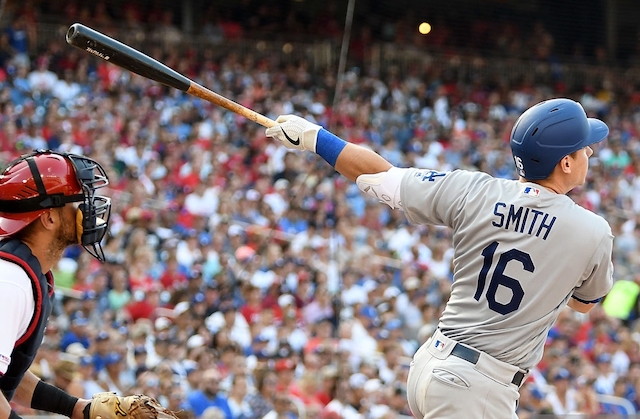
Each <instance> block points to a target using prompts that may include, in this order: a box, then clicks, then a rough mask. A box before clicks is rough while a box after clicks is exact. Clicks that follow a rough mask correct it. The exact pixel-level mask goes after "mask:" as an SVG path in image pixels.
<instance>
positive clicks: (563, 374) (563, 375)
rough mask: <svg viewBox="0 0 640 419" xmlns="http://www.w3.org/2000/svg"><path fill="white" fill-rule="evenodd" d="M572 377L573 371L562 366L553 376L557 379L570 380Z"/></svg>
mask: <svg viewBox="0 0 640 419" xmlns="http://www.w3.org/2000/svg"><path fill="white" fill-rule="evenodd" d="M570 378H571V373H570V372H569V370H567V369H566V368H560V369H559V370H558V371H557V372H556V373H555V375H554V376H553V379H554V380H555V381H557V380H568V379H570Z"/></svg>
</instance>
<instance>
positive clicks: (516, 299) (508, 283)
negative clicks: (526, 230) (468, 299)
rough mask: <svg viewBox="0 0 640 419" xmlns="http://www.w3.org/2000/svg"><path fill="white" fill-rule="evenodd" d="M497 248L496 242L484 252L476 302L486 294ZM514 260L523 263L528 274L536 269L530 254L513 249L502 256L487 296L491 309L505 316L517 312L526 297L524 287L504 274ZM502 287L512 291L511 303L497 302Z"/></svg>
mask: <svg viewBox="0 0 640 419" xmlns="http://www.w3.org/2000/svg"><path fill="white" fill-rule="evenodd" d="M497 247H498V242H497V241H494V242H493V243H491V244H490V245H488V246H487V247H485V248H484V249H483V250H482V256H483V257H484V263H483V264H482V269H481V270H480V275H479V276H478V288H477V289H476V293H475V295H474V296H473V298H475V300H476V301H480V297H481V296H482V293H483V292H484V287H485V285H486V282H487V275H488V274H489V270H490V269H491V264H492V262H493V255H494V254H495V252H496V249H497ZM512 260H517V261H519V262H520V263H522V267H523V268H524V270H525V271H527V272H533V270H534V268H535V267H534V266H533V262H532V261H531V257H530V256H529V254H528V253H525V252H523V251H521V250H518V249H511V250H508V251H506V252H504V253H503V254H501V255H500V258H499V259H498V263H497V264H496V267H495V269H494V271H493V275H491V280H490V281H489V287H488V288H487V294H486V296H487V303H488V304H489V308H490V309H491V310H493V311H495V312H496V313H500V314H503V315H505V314H509V313H512V312H514V311H516V310H517V309H518V308H519V307H520V303H522V298H523V297H524V290H523V289H522V285H520V282H519V281H518V280H517V279H515V278H511V277H510V276H507V275H505V273H504V270H505V268H506V267H507V263H509V262H510V261H512ZM500 285H502V286H503V287H506V288H509V289H510V290H511V293H512V295H511V300H509V302H507V303H501V302H499V301H497V300H496V292H497V291H498V287H499V286H500Z"/></svg>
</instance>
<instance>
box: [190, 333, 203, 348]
mask: <svg viewBox="0 0 640 419" xmlns="http://www.w3.org/2000/svg"><path fill="white" fill-rule="evenodd" d="M203 345H204V337H202V335H193V336H191V337H189V339H187V349H195V348H200V347H201V346H203Z"/></svg>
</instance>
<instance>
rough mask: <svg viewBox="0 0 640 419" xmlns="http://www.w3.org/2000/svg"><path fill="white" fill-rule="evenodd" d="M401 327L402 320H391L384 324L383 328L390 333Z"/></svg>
mask: <svg viewBox="0 0 640 419" xmlns="http://www.w3.org/2000/svg"><path fill="white" fill-rule="evenodd" d="M401 327H402V320H400V319H391V320H389V321H388V322H387V323H385V325H384V328H385V329H387V330H389V331H391V330H397V329H400V328H401Z"/></svg>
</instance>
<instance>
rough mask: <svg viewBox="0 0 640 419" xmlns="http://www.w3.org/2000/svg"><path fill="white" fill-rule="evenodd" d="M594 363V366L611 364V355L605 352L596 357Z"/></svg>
mask: <svg viewBox="0 0 640 419" xmlns="http://www.w3.org/2000/svg"><path fill="white" fill-rule="evenodd" d="M595 362H596V364H600V363H603V362H611V354H609V353H607V352H603V353H601V354H600V355H598V356H596V359H595Z"/></svg>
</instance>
